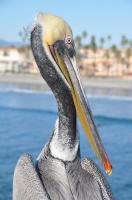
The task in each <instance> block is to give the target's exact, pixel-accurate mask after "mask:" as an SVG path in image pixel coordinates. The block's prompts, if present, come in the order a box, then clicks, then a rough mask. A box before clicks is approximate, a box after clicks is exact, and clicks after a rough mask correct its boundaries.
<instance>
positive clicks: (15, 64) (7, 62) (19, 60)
mask: <svg viewBox="0 0 132 200" xmlns="http://www.w3.org/2000/svg"><path fill="white" fill-rule="evenodd" d="M0 72H3V73H6V72H13V73H38V68H37V67H36V64H35V62H34V59H33V56H32V52H31V49H30V48H24V47H23V48H15V47H9V48H0Z"/></svg>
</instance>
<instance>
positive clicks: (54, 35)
mask: <svg viewBox="0 0 132 200" xmlns="http://www.w3.org/2000/svg"><path fill="white" fill-rule="evenodd" d="M31 45H32V50H33V54H34V57H35V59H36V62H37V65H38V67H39V69H40V72H41V74H42V76H43V78H44V79H45V80H46V81H47V83H48V85H49V86H50V87H51V89H52V90H53V92H54V94H55V96H57V95H58V93H59V87H61V88H63V94H64V95H66V94H65V93H66V92H67V91H69V92H70V95H71V98H72V100H73V104H74V106H75V110H76V113H77V115H78V117H79V119H80V122H81V124H82V127H83V129H84V132H85V133H86V136H87V137H88V140H89V142H90V144H91V146H92V148H93V150H94V151H95V153H96V155H97V157H98V159H99V160H100V161H101V163H102V164H103V166H104V168H105V171H106V172H107V173H108V174H111V172H112V166H111V164H110V161H109V159H108V157H107V154H106V152H105V150H104V147H103V144H102V141H101V139H100V136H99V134H98V131H97V129H96V126H95V124H94V120H93V116H92V113H91V110H90V107H89V105H88V103H87V99H86V96H85V93H84V91H83V88H82V85H81V82H80V79H79V74H78V68H77V65H76V52H75V46H74V40H73V34H72V30H71V28H70V26H69V25H68V24H67V23H66V22H65V21H64V20H63V19H62V18H60V17H57V16H54V15H49V14H42V13H41V14H38V16H37V20H36V23H35V26H34V29H33V31H32V34H31ZM68 94H69V93H68ZM61 95H62V94H61ZM65 100H66V99H65ZM63 103H64V102H63Z"/></svg>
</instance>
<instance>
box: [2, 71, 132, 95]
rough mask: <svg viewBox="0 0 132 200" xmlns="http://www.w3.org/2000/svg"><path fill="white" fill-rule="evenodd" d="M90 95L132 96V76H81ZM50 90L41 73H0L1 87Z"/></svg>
mask: <svg viewBox="0 0 132 200" xmlns="http://www.w3.org/2000/svg"><path fill="white" fill-rule="evenodd" d="M81 82H82V84H83V86H84V89H85V91H86V93H87V94H88V95H93V96H113V97H132V78H131V77H127V78H126V77H124V78H115V77H108V78H106V77H105V78H101V77H81ZM3 86H4V87H5V88H14V87H15V88H16V89H23V90H33V91H38V92H48V91H50V88H49V87H48V85H47V84H46V82H45V81H44V80H43V78H42V77H41V75H40V74H36V75H33V74H0V87H3Z"/></svg>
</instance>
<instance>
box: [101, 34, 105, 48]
mask: <svg viewBox="0 0 132 200" xmlns="http://www.w3.org/2000/svg"><path fill="white" fill-rule="evenodd" d="M104 44H105V39H104V38H103V37H101V38H100V48H101V49H103V48H104Z"/></svg>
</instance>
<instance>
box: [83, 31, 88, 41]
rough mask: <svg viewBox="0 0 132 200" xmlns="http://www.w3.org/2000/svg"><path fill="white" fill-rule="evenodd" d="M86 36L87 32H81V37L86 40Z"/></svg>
mask: <svg viewBox="0 0 132 200" xmlns="http://www.w3.org/2000/svg"><path fill="white" fill-rule="evenodd" d="M87 36H88V33H87V31H83V32H82V37H83V38H84V39H86V38H87Z"/></svg>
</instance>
